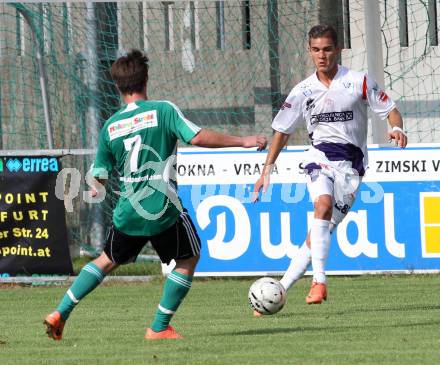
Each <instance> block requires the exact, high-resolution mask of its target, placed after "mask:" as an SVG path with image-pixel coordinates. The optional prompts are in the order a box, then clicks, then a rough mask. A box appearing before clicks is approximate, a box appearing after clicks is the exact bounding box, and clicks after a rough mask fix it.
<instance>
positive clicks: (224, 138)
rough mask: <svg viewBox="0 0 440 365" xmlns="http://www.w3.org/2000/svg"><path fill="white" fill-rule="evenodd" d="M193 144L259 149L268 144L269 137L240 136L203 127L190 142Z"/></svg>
mask: <svg viewBox="0 0 440 365" xmlns="http://www.w3.org/2000/svg"><path fill="white" fill-rule="evenodd" d="M190 143H191V144H192V145H193V146H198V147H207V148H219V147H244V148H252V147H257V149H258V150H259V151H261V150H264V149H265V148H266V146H267V139H266V137H265V136H262V135H255V136H246V137H238V136H231V135H228V134H223V133H219V132H216V131H213V130H210V129H205V128H203V129H201V130H200V132H199V133H197V135H196V136H195V137H194V138H193V139H192V140H191V142H190Z"/></svg>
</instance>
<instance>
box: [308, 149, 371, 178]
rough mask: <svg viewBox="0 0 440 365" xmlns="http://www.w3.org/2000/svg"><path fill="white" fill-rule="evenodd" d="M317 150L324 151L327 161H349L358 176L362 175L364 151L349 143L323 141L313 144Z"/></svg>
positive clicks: (363, 170) (363, 172)
mask: <svg viewBox="0 0 440 365" xmlns="http://www.w3.org/2000/svg"><path fill="white" fill-rule="evenodd" d="M313 147H315V148H316V149H317V150H320V151H321V152H324V154H325V156H326V157H327V158H328V159H329V161H350V162H351V167H352V168H354V169H355V170H357V172H358V173H359V176H364V174H365V168H364V153H363V152H362V150H361V149H360V148H359V147H357V146H355V145H353V144H351V143H329V142H323V143H319V144H316V145H313Z"/></svg>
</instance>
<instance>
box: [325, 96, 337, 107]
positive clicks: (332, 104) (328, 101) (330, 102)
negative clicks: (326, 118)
mask: <svg viewBox="0 0 440 365" xmlns="http://www.w3.org/2000/svg"><path fill="white" fill-rule="evenodd" d="M324 104H325V106H326V107H328V108H330V109H333V108H334V107H335V102H334V101H333V99H329V98H326V99H325V100H324Z"/></svg>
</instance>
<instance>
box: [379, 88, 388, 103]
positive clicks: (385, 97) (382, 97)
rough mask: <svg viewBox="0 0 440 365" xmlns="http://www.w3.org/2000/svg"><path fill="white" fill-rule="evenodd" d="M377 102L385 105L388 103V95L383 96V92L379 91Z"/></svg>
mask: <svg viewBox="0 0 440 365" xmlns="http://www.w3.org/2000/svg"><path fill="white" fill-rule="evenodd" d="M378 98H379V101H380V102H382V103H384V104H385V103H386V102H387V101H388V95H387V94H385V91H381V92H380V93H379V95H378Z"/></svg>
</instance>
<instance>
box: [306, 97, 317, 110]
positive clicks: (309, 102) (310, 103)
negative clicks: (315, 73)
mask: <svg viewBox="0 0 440 365" xmlns="http://www.w3.org/2000/svg"><path fill="white" fill-rule="evenodd" d="M314 101H315V99H307V101H306V111H309V110H310V109H313V108H314V107H315V104H314V103H313V102H314Z"/></svg>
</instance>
